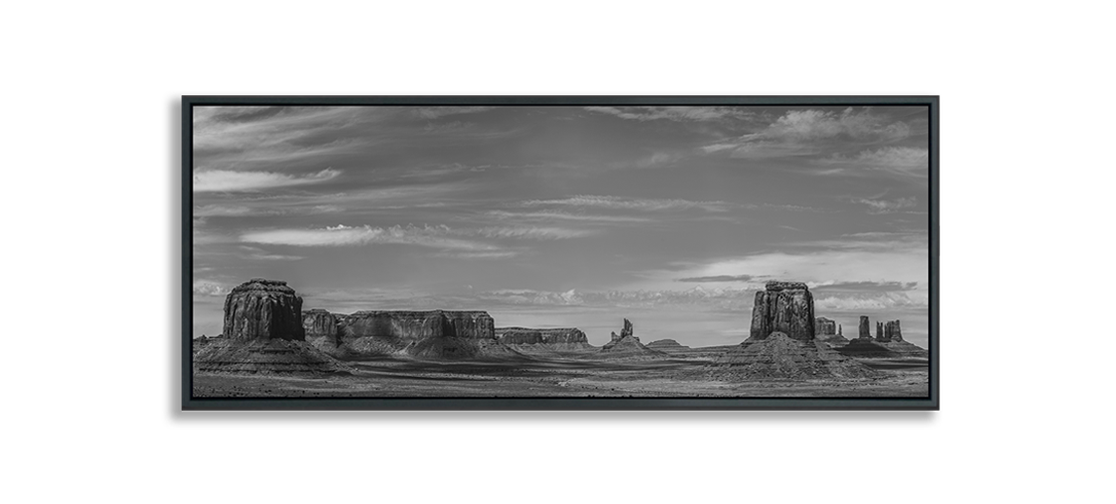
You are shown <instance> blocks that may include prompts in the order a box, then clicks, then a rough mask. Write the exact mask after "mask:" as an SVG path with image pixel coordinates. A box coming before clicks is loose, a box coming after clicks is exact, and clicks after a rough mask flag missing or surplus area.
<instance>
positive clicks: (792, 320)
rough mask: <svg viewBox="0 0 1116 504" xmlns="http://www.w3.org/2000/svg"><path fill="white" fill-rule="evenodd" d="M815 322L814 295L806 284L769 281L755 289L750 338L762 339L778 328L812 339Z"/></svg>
mask: <svg viewBox="0 0 1116 504" xmlns="http://www.w3.org/2000/svg"><path fill="white" fill-rule="evenodd" d="M814 322H815V321H814V297H813V295H811V294H810V289H809V288H807V286H806V284H804V283H798V282H767V285H766V286H765V288H764V290H762V291H760V292H757V293H756V299H755V304H754V305H753V307H752V326H751V331H750V335H749V339H751V340H762V339H765V338H767V336H768V335H770V334H771V333H773V332H776V331H778V332H782V333H784V334H786V335H787V336H788V337H790V338H791V339H796V340H802V341H810V340H813V339H814Z"/></svg>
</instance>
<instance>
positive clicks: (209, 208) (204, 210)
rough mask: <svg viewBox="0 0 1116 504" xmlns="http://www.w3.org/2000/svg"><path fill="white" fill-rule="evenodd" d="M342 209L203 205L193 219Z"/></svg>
mask: <svg viewBox="0 0 1116 504" xmlns="http://www.w3.org/2000/svg"><path fill="white" fill-rule="evenodd" d="M341 210H342V209H341V207H339V206H337V205H311V206H302V207H282V208H265V207H262V206H260V205H252V206H248V205H220V204H214V205H203V206H199V207H197V208H195V209H194V217H251V216H264V215H292V214H306V215H316V214H326V213H337V212H340V211H341Z"/></svg>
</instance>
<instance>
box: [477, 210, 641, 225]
mask: <svg viewBox="0 0 1116 504" xmlns="http://www.w3.org/2000/svg"><path fill="white" fill-rule="evenodd" d="M486 215H488V216H490V217H494V218H496V219H501V220H504V219H507V220H525V221H576V222H590V223H593V222H597V223H610V222H616V223H634V222H651V221H652V219H649V218H646V217H634V216H627V215H599V214H571V213H566V212H559V211H540V212H507V211H503V210H491V211H489V212H488V213H487V214H486Z"/></svg>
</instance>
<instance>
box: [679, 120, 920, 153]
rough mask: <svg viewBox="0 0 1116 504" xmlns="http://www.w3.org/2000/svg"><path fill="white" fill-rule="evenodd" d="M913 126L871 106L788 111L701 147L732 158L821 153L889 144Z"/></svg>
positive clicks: (908, 131) (903, 136)
mask: <svg viewBox="0 0 1116 504" xmlns="http://www.w3.org/2000/svg"><path fill="white" fill-rule="evenodd" d="M910 134H911V129H910V127H909V126H908V125H907V124H906V123H904V122H902V121H895V122H892V121H890V120H888V119H887V118H886V117H885V116H883V115H880V114H877V113H874V112H873V111H872V110H871V109H862V110H860V111H857V110H855V109H853V108H852V107H849V108H846V109H844V110H842V111H840V112H836V111H832V110H813V109H806V110H788V111H787V112H786V113H785V114H783V115H782V116H780V117H779V118H778V119H776V120H775V121H773V122H771V123H770V124H768V125H767V126H766V127H764V128H762V129H760V130H759V131H756V132H754V133H749V134H747V135H743V136H741V137H739V138H736V139H732V140H727V141H719V142H716V143H713V144H709V145H706V146H704V147H702V148H701V150H702V151H703V152H705V153H706V154H713V153H717V152H724V151H727V152H730V155H731V156H732V157H736V158H748V159H770V158H781V157H793V156H813V155H818V154H821V153H823V152H826V151H831V149H833V148H836V147H838V146H839V145H840V144H841V143H847V142H854V143H860V144H873V143H886V142H893V141H898V140H902V139H904V138H907V137H908V136H910Z"/></svg>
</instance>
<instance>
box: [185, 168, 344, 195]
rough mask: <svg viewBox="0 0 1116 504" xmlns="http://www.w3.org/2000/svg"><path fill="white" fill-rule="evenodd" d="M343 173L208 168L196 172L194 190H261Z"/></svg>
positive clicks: (331, 171)
mask: <svg viewBox="0 0 1116 504" xmlns="http://www.w3.org/2000/svg"><path fill="white" fill-rule="evenodd" d="M338 175H341V171H340V170H334V169H332V168H326V169H324V170H322V171H320V172H317V173H309V174H306V175H288V174H286V173H274V172H248V171H230V170H207V171H196V172H194V192H240V191H259V190H261V189H274V188H279V187H290V186H298V185H305V184H315V183H319V182H325V181H327V180H332V179H334V178H336V177H337V176H338Z"/></svg>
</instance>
